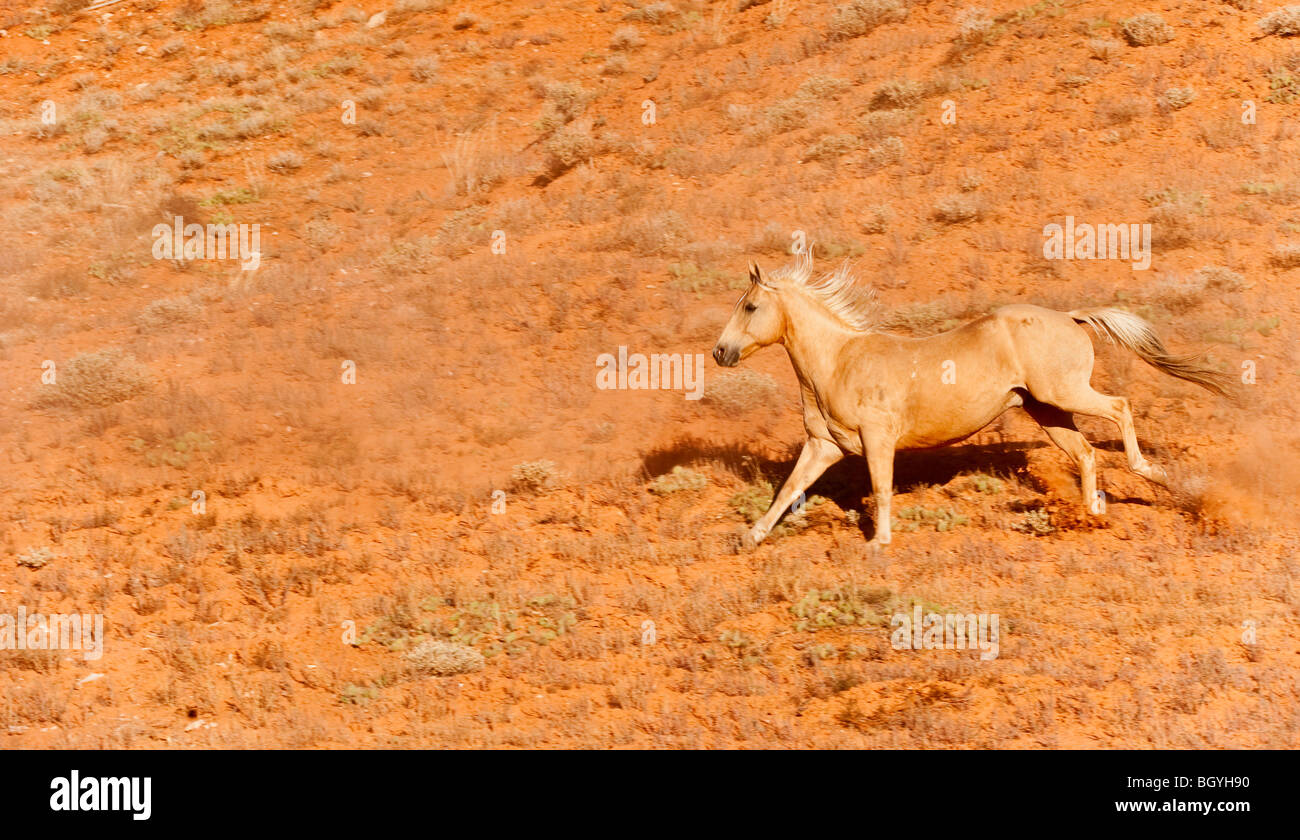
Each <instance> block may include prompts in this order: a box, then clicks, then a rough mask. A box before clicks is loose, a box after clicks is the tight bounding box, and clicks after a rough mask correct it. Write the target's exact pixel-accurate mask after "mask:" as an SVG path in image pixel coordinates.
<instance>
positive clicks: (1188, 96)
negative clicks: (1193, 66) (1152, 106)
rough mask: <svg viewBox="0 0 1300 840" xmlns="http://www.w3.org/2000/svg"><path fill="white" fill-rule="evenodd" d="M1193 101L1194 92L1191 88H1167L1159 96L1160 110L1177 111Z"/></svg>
mask: <svg viewBox="0 0 1300 840" xmlns="http://www.w3.org/2000/svg"><path fill="white" fill-rule="evenodd" d="M1195 99H1196V91H1194V90H1192V89H1191V88H1186V87H1181V88H1169V89H1168V90H1166V91H1165V92H1164V93H1162V94H1161V95H1160V99H1159V105H1160V110H1162V111H1178V110H1181V109H1183V108H1186V107H1187V106H1188V105H1191V104H1192V102H1193V101H1194V100H1195Z"/></svg>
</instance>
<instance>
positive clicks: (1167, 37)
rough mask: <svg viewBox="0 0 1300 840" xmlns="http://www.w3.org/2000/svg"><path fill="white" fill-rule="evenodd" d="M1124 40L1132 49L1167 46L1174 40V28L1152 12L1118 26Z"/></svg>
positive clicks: (1136, 16) (1132, 18) (1137, 16)
mask: <svg viewBox="0 0 1300 840" xmlns="http://www.w3.org/2000/svg"><path fill="white" fill-rule="evenodd" d="M1119 31H1120V34H1121V35H1123V36H1124V40H1125V41H1128V42H1129V44H1130V45H1132V46H1134V47H1150V46H1154V45H1156V44H1167V43H1169V42H1170V41H1172V40H1173V38H1174V28H1173V27H1172V26H1170V25H1169V24H1167V23H1165V19H1164V18H1162V17H1160V15H1157V14H1155V13H1152V12H1148V13H1147V14H1142V15H1135V16H1133V17H1131V18H1129V19H1128V20H1125V21H1123V22H1122V23H1120V25H1119Z"/></svg>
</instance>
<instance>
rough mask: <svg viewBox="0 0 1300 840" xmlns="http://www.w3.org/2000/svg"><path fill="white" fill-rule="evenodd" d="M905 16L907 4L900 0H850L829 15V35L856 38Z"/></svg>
mask: <svg viewBox="0 0 1300 840" xmlns="http://www.w3.org/2000/svg"><path fill="white" fill-rule="evenodd" d="M906 17H907V6H906V5H904V3H903V2H902V0H852V2H850V3H845V4H844V5H843V6H839V7H837V8H836V9H835V13H834V14H833V15H831V23H830V35H831V37H833V38H857V37H859V36H861V35H866V34H867V33H868V32H870V31H871V30H873V29H875V28H876V27H877V26H880V25H882V24H886V23H896V22H898V21H900V20H903V19H904V18H906Z"/></svg>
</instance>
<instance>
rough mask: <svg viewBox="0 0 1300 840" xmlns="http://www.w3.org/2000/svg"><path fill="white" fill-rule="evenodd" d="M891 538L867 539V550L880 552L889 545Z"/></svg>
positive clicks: (873, 552)
mask: <svg viewBox="0 0 1300 840" xmlns="http://www.w3.org/2000/svg"><path fill="white" fill-rule="evenodd" d="M889 542H890V541H889V540H880V539H874V540H867V551H869V552H870V553H872V554H879V553H881V552H882V551H884V550H885V549H886V548H888V547H889Z"/></svg>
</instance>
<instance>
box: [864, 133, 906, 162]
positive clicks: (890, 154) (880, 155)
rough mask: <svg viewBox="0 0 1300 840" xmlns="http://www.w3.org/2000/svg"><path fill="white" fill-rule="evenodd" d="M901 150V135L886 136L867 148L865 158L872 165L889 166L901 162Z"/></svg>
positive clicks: (902, 149)
mask: <svg viewBox="0 0 1300 840" xmlns="http://www.w3.org/2000/svg"><path fill="white" fill-rule="evenodd" d="M903 152H904V146H903V140H902V138H901V137H886V138H885V139H884V140H882V141H880V143H878V144H877V145H875V146H872V147H871V148H869V149H867V160H868V161H869V162H870V163H871V165H872V166H891V165H893V164H895V163H901V162H902V160H903Z"/></svg>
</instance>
